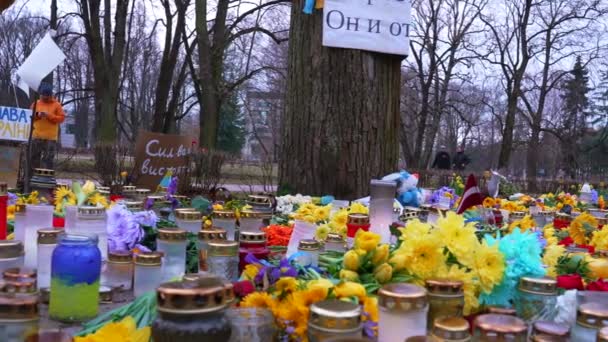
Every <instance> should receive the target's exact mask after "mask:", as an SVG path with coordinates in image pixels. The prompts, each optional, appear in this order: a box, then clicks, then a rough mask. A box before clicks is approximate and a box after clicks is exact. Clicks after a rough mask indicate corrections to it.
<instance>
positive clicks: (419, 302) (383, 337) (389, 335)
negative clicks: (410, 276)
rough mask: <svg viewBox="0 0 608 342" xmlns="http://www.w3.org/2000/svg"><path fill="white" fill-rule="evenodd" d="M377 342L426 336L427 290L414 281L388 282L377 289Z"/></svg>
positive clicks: (391, 341)
mask: <svg viewBox="0 0 608 342" xmlns="http://www.w3.org/2000/svg"><path fill="white" fill-rule="evenodd" d="M378 309H379V310H378V311H379V321H378V342H393V341H395V337H396V336H399V339H400V340H401V339H404V340H405V339H407V338H408V337H412V336H422V335H426V332H427V330H426V319H427V314H428V310H429V304H428V299H427V292H426V290H425V289H424V288H423V287H420V286H416V285H412V284H403V283H400V284H388V285H384V286H383V287H382V288H381V289H380V290H379V291H378Z"/></svg>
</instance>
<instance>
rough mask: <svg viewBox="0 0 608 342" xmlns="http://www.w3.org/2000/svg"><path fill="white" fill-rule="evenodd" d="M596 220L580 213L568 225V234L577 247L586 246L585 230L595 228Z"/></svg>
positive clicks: (587, 214) (591, 216) (589, 215)
mask: <svg viewBox="0 0 608 342" xmlns="http://www.w3.org/2000/svg"><path fill="white" fill-rule="evenodd" d="M597 224H598V223H597V219H596V218H595V217H594V216H593V215H591V214H589V213H582V214H580V215H579V216H577V217H576V218H575V219H574V220H572V222H571V223H570V227H569V228H568V234H569V235H570V237H571V238H572V240H573V241H574V243H576V244H577V245H586V244H587V228H588V227H591V228H597Z"/></svg>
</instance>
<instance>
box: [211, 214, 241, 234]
mask: <svg viewBox="0 0 608 342" xmlns="http://www.w3.org/2000/svg"><path fill="white" fill-rule="evenodd" d="M212 217H213V226H214V227H218V228H221V229H223V230H225V231H226V238H227V239H228V240H229V241H234V240H235V239H236V236H235V234H236V215H235V214H234V212H232V211H229V210H214V211H213V216H212Z"/></svg>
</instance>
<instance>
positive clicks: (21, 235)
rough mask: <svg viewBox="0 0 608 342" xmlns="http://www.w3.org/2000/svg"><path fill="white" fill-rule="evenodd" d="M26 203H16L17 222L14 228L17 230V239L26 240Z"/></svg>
mask: <svg viewBox="0 0 608 342" xmlns="http://www.w3.org/2000/svg"><path fill="white" fill-rule="evenodd" d="M25 210H26V205H25V204H17V205H15V222H14V225H13V230H14V232H15V240H19V241H22V242H23V241H25V226H26V225H27V223H26V222H27V221H26V217H27V216H26V215H25Z"/></svg>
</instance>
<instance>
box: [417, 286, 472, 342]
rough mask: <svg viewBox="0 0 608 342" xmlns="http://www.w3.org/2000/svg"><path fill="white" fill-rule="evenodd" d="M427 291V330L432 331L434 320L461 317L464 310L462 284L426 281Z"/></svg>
mask: <svg viewBox="0 0 608 342" xmlns="http://www.w3.org/2000/svg"><path fill="white" fill-rule="evenodd" d="M426 290H427V291H428V300H429V314H428V316H427V317H428V318H427V328H428V329H429V331H430V330H432V329H433V326H434V324H435V320H436V319H439V318H444V317H462V311H463V309H464V292H463V290H462V282H460V281H451V280H445V279H429V280H427V281H426Z"/></svg>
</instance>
